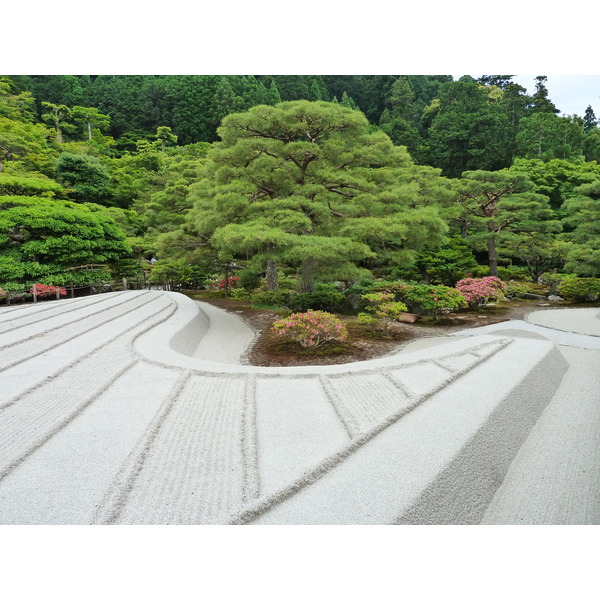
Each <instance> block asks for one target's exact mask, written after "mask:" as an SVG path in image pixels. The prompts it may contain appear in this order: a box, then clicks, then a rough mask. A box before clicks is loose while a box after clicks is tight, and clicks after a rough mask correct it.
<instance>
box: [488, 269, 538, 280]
mask: <svg viewBox="0 0 600 600" xmlns="http://www.w3.org/2000/svg"><path fill="white" fill-rule="evenodd" d="M488 271H489V269H488ZM498 277H499V278H500V279H502V280H503V281H509V280H513V281H529V280H530V279H531V273H530V272H529V269H528V268H527V267H514V266H513V267H498Z"/></svg>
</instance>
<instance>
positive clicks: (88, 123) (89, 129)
mask: <svg viewBox="0 0 600 600" xmlns="http://www.w3.org/2000/svg"><path fill="white" fill-rule="evenodd" d="M87 127H88V140H91V139H92V122H91V121H88V122H87Z"/></svg>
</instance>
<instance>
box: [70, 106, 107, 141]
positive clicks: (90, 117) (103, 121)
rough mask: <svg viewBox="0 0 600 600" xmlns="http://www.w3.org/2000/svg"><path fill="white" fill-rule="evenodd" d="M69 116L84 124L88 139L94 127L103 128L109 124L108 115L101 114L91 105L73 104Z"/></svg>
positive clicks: (90, 137)
mask: <svg viewBox="0 0 600 600" xmlns="http://www.w3.org/2000/svg"><path fill="white" fill-rule="evenodd" d="M71 116H72V118H73V119H74V120H75V121H77V122H79V123H82V124H83V125H84V131H85V134H86V136H87V139H88V140H91V139H92V137H93V130H94V129H98V130H104V129H107V128H108V126H109V124H110V117H109V116H108V115H103V114H102V113H101V112H99V111H98V109H97V108H94V107H91V106H73V108H72V109H71Z"/></svg>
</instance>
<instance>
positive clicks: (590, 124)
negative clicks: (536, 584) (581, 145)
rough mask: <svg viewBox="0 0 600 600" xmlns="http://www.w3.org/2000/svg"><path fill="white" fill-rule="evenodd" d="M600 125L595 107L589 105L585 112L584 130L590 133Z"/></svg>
mask: <svg viewBox="0 0 600 600" xmlns="http://www.w3.org/2000/svg"><path fill="white" fill-rule="evenodd" d="M597 127H598V120H597V119H596V115H595V114H594V109H593V108H592V107H591V106H590V105H588V107H587V108H586V109H585V114H584V115H583V132H584V133H589V132H590V131H592V130H593V129H596V128H597Z"/></svg>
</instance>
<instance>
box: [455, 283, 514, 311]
mask: <svg viewBox="0 0 600 600" xmlns="http://www.w3.org/2000/svg"><path fill="white" fill-rule="evenodd" d="M456 289H457V290H459V291H460V293H461V294H462V295H463V296H464V297H465V298H466V300H467V302H468V303H469V304H470V305H472V306H483V305H484V304H487V303H488V302H489V301H490V300H502V299H503V298H504V294H503V292H504V290H505V289H506V284H505V283H504V282H503V281H501V280H500V279H498V277H479V278H472V277H467V278H466V279H461V280H460V281H459V282H458V283H457V284H456Z"/></svg>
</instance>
